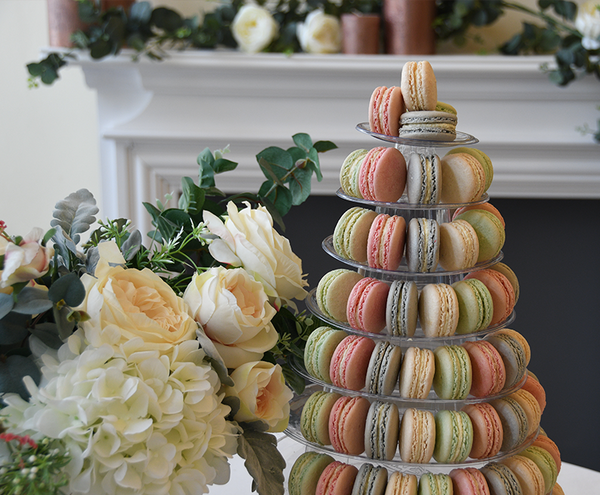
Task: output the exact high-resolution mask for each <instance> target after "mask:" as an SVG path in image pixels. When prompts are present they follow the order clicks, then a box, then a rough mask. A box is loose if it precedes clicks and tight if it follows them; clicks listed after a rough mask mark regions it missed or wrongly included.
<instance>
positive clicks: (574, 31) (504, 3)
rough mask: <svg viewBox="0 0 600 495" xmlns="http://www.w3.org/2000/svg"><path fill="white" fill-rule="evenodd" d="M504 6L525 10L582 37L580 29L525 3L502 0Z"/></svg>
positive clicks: (519, 10) (524, 11)
mask: <svg viewBox="0 0 600 495" xmlns="http://www.w3.org/2000/svg"><path fill="white" fill-rule="evenodd" d="M502 6H503V7H505V8H507V9H512V10H516V11H517V12H523V13H525V14H529V15H531V16H533V17H537V18H539V19H541V20H543V21H545V22H546V23H548V24H550V25H551V26H554V27H555V28H557V29H562V30H564V31H566V32H568V33H570V34H572V35H574V36H577V37H578V38H581V33H580V32H579V31H577V30H576V29H573V28H572V27H571V26H569V25H567V24H565V23H563V22H561V21H559V20H558V19H556V18H554V17H552V16H549V15H548V14H545V13H544V12H541V11H535V10H532V9H530V8H528V7H525V6H524V5H521V4H520V3H513V2H502Z"/></svg>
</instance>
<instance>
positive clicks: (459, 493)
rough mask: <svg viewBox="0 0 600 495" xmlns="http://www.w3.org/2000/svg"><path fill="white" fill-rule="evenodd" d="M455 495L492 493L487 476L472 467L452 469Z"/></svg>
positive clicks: (451, 475) (486, 494)
mask: <svg viewBox="0 0 600 495" xmlns="http://www.w3.org/2000/svg"><path fill="white" fill-rule="evenodd" d="M450 478H452V485H453V488H454V495H490V489H489V487H488V484H487V481H486V479H485V476H483V474H481V471H479V469H475V468H472V467H468V468H460V469H453V470H452V471H450Z"/></svg>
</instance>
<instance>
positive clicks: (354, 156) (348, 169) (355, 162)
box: [340, 149, 367, 198]
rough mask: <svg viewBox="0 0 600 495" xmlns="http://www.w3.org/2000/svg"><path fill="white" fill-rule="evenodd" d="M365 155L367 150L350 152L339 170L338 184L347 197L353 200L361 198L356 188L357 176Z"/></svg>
mask: <svg viewBox="0 0 600 495" xmlns="http://www.w3.org/2000/svg"><path fill="white" fill-rule="evenodd" d="M366 155H367V150H365V149H359V150H355V151H353V152H351V153H350V154H349V155H348V156H347V157H346V159H345V160H344V163H342V168H341V169H340V184H341V186H342V189H343V190H344V192H345V193H346V194H347V195H348V196H352V197H353V198H362V195H361V194H360V189H359V187H358V176H359V173H360V167H361V165H362V163H363V160H364V159H365V156H366Z"/></svg>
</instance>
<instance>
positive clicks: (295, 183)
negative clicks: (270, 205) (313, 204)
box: [275, 168, 313, 206]
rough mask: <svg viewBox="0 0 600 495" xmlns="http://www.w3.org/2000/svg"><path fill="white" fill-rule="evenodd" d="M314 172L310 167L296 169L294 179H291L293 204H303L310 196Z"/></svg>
mask: <svg viewBox="0 0 600 495" xmlns="http://www.w3.org/2000/svg"><path fill="white" fill-rule="evenodd" d="M312 172H313V171H312V170H311V169H309V168H296V169H295V170H294V173H293V174H292V179H291V180H290V192H291V193H292V204H293V205H295V206H298V205H300V204H302V203H303V202H304V201H306V199H307V198H308V197H309V196H310V185H311V181H312ZM275 204H277V203H275Z"/></svg>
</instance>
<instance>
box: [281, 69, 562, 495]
mask: <svg viewBox="0 0 600 495" xmlns="http://www.w3.org/2000/svg"><path fill="white" fill-rule="evenodd" d="M387 84H388V85H387V86H383V85H381V86H379V87H377V88H375V89H374V91H373V93H372V95H371V98H370V99H369V108H368V122H365V123H363V124H359V125H358V129H359V130H360V131H363V132H366V133H367V134H370V135H371V136H372V137H373V138H374V139H376V140H377V145H376V146H374V147H373V148H372V149H358V150H356V151H353V152H352V153H350V154H349V155H348V156H347V157H346V159H345V160H344V161H343V163H341V164H340V166H341V169H340V185H341V187H340V189H339V190H338V196H339V197H340V198H341V200H344V201H348V208H347V211H346V212H345V213H344V214H343V215H342V216H341V217H340V219H339V220H338V221H337V222H336V224H334V225H332V235H330V236H329V237H327V238H326V239H325V240H323V242H322V246H323V249H324V250H325V251H326V252H327V253H328V254H330V255H331V256H332V259H334V260H335V261H337V262H338V263H339V262H342V263H343V264H344V265H345V267H344V268H333V267H332V268H333V269H332V270H331V271H330V272H329V273H326V274H325V275H324V276H323V277H322V279H321V281H320V282H319V284H318V286H317V288H315V289H313V290H312V291H311V292H310V295H309V297H308V299H307V305H308V309H309V310H310V311H311V312H312V313H313V314H314V315H315V316H316V317H317V318H318V319H319V320H321V321H322V322H323V326H321V327H319V328H318V329H316V330H315V331H314V332H313V334H312V335H310V336H309V337H308V339H307V342H306V346H305V349H304V359H303V361H302V360H297V361H296V362H295V363H293V364H294V367H295V370H296V371H297V373H298V374H299V375H300V376H301V377H303V378H304V379H305V380H306V382H307V386H306V389H305V392H304V393H303V394H302V395H300V396H297V397H296V398H295V399H294V401H293V405H292V408H291V410H292V412H291V417H290V422H289V427H288V429H287V430H286V433H287V434H288V435H289V436H290V437H292V438H294V439H295V440H297V441H298V442H301V443H302V444H304V445H305V446H306V452H305V453H303V454H302V455H301V456H300V457H299V458H298V460H297V461H296V462H295V463H294V465H293V467H292V470H291V475H290V477H289V480H288V485H289V493H290V494H294V493H298V494H308V495H314V494H320V493H323V494H339V495H395V494H402V495H421V494H423V495H428V494H432V495H433V494H435V495H495V494H504V493H506V494H514V495H527V494H539V495H546V494H548V493H552V490H553V489H554V487H555V485H556V480H557V476H558V473H559V471H560V466H561V464H560V452H559V450H558V447H557V446H556V444H555V443H554V442H553V441H552V440H551V439H549V438H548V437H547V436H546V434H545V433H544V432H543V430H541V429H540V421H541V417H542V413H543V411H544V408H545V407H546V395H545V392H544V389H543V387H542V385H541V384H540V382H539V380H538V379H537V377H535V376H534V375H533V374H532V373H529V371H528V370H527V367H528V365H529V362H530V359H531V348H530V347H529V344H528V342H527V338H526V336H525V335H523V333H525V334H526V332H523V333H522V332H520V331H516V330H514V329H512V328H511V327H512V323H513V321H514V320H515V315H514V311H513V309H514V306H515V304H516V302H517V300H518V298H519V293H520V286H519V281H518V279H517V276H516V274H515V273H514V272H513V271H512V270H511V269H510V267H509V266H508V265H507V264H506V263H504V262H501V260H503V257H504V255H503V252H502V247H503V245H504V241H505V226H506V223H505V221H504V218H503V217H502V215H501V214H500V212H499V211H498V209H497V208H495V207H494V206H493V205H492V204H490V203H489V201H488V200H489V198H488V195H487V190H488V188H489V187H490V185H491V183H492V178H493V165H492V159H491V158H490V157H489V156H488V155H487V154H486V153H485V152H484V151H482V150H479V149H477V148H476V147H474V145H476V144H477V143H478V140H477V139H476V138H475V137H474V136H472V135H469V134H466V133H464V132H461V131H459V130H457V129H456V124H457V122H458V117H457V115H458V112H457V110H456V109H455V108H454V107H453V106H452V105H449V104H447V103H442V102H440V101H438V88H437V82H436V78H435V74H434V72H433V67H432V66H431V64H430V63H429V62H426V61H420V62H407V63H406V64H405V66H404V67H403V69H402V72H401V74H400V75H399V81H396V82H395V83H394V82H388V83H387ZM441 93H442V91H440V94H441ZM367 97H368V95H365V99H367ZM556 486H557V490H559V488H558V485H556ZM557 492H558V491H557Z"/></svg>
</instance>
